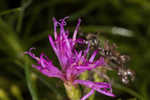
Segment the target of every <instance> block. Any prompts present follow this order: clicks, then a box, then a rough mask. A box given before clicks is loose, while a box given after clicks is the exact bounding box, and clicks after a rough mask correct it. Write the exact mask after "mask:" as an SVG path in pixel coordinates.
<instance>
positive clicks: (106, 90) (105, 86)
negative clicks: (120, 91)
mask: <svg viewBox="0 0 150 100" xmlns="http://www.w3.org/2000/svg"><path fill="white" fill-rule="evenodd" d="M74 84H81V85H84V86H86V87H88V88H92V89H94V90H96V91H98V92H100V93H102V94H105V95H107V96H114V94H112V89H111V86H110V84H109V83H106V82H99V83H98V82H92V81H89V80H75V81H74Z"/></svg>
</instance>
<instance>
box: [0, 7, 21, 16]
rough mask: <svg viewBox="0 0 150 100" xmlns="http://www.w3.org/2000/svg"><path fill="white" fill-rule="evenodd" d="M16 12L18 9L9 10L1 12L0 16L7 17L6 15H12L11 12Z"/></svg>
mask: <svg viewBox="0 0 150 100" xmlns="http://www.w3.org/2000/svg"><path fill="white" fill-rule="evenodd" d="M18 11H21V9H20V8H14V9H9V10H6V11H3V12H1V13H0V16H2V15H7V14H9V13H12V12H18Z"/></svg>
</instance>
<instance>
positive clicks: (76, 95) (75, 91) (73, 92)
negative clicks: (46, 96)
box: [64, 83, 81, 100]
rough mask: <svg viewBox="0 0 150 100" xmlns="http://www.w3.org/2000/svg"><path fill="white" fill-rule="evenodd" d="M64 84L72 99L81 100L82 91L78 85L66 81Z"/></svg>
mask: <svg viewBox="0 0 150 100" xmlns="http://www.w3.org/2000/svg"><path fill="white" fill-rule="evenodd" d="M64 86H65V89H66V93H67V95H68V97H69V99H70V100H80V96H81V93H80V90H79V88H78V87H77V86H74V85H72V84H68V83H67V84H66V83H64Z"/></svg>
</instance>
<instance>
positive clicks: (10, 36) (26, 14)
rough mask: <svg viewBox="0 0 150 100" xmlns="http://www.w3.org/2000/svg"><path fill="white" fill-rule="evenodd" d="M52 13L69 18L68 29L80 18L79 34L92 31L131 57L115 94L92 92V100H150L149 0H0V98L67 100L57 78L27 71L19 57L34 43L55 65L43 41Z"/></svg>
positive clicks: (50, 31) (27, 62)
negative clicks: (127, 79)
mask: <svg viewBox="0 0 150 100" xmlns="http://www.w3.org/2000/svg"><path fill="white" fill-rule="evenodd" d="M54 16H55V17H56V18H57V19H60V18H63V17H65V16H70V19H69V20H68V23H69V24H68V27H67V28H68V29H70V30H72V31H73V29H74V28H75V25H76V23H77V19H78V18H82V24H81V27H80V31H81V32H83V33H85V34H86V33H89V32H93V33H95V32H98V33H99V34H100V35H99V36H100V37H102V38H105V39H108V40H110V41H113V42H114V43H116V44H117V45H118V47H119V48H118V50H119V51H120V52H121V53H125V54H128V55H129V56H130V57H131V60H130V62H129V63H128V65H127V66H128V67H129V68H131V69H133V70H134V71H135V72H136V78H135V81H134V82H132V83H130V84H128V85H124V84H122V83H120V82H116V83H115V85H114V86H113V92H114V93H115V95H116V98H110V97H107V96H104V95H101V94H99V93H96V95H95V98H94V100H112V99H113V100H150V90H149V89H150V75H149V72H150V66H149V65H150V47H149V45H150V1H149V0H0V100H69V99H68V98H67V96H66V93H65V89H64V87H63V84H62V82H61V81H60V80H58V79H55V78H47V77H46V76H44V75H42V74H40V73H39V72H37V71H36V70H35V69H32V68H31V62H32V60H31V59H29V58H28V57H26V56H24V51H26V50H28V49H29V48H31V47H36V48H37V50H35V53H36V54H37V55H39V54H40V52H45V53H46V54H47V55H49V57H50V59H52V58H53V59H54V60H55V64H57V65H58V63H57V58H56V56H55V55H54V54H53V51H52V49H51V47H50V44H49V41H48V34H53V22H52V17H54ZM32 63H33V62H32ZM112 78H114V79H116V78H117V77H112ZM91 100H92V99H91Z"/></svg>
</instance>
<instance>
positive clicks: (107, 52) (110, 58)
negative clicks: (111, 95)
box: [75, 33, 135, 84]
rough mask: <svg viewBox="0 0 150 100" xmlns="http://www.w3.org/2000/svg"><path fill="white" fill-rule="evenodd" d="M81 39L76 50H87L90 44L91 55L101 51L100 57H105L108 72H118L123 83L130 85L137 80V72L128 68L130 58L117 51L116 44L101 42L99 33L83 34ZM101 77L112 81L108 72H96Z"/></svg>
mask: <svg viewBox="0 0 150 100" xmlns="http://www.w3.org/2000/svg"><path fill="white" fill-rule="evenodd" d="M79 37H80V38H82V39H83V40H81V41H82V42H81V43H77V44H76V45H75V48H76V49H77V50H86V48H87V47H88V44H90V51H91V53H92V52H93V51H94V50H99V51H100V52H99V53H98V56H103V57H104V59H105V62H106V63H107V65H106V66H105V68H106V70H114V71H116V72H117V74H118V76H119V77H120V79H121V81H122V83H124V84H128V83H130V82H131V81H133V80H134V78H135V72H134V71H132V70H130V69H128V68H126V66H125V65H126V63H127V62H128V61H129V60H130V57H129V56H128V55H125V54H121V53H120V52H119V51H117V50H116V49H117V45H116V44H115V43H112V44H110V43H109V41H108V40H107V41H104V43H103V44H102V42H101V41H100V39H99V38H98V37H99V36H98V33H88V34H86V36H85V34H83V33H81V34H80V36H79ZM94 72H96V73H98V74H99V75H100V77H103V78H104V79H106V80H110V78H109V77H108V76H107V74H106V71H104V72H98V71H94Z"/></svg>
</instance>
